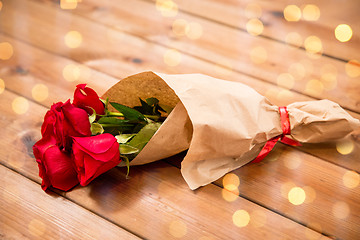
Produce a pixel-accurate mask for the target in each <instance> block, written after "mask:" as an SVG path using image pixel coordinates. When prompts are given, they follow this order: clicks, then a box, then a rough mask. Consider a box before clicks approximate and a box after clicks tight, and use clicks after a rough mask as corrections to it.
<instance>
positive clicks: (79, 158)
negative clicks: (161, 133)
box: [33, 84, 171, 191]
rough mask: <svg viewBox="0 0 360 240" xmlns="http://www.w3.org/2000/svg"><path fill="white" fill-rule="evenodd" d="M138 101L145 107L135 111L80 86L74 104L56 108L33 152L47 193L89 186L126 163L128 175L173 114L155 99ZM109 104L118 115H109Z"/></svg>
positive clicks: (112, 112) (49, 116)
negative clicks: (77, 186) (130, 163)
mask: <svg viewBox="0 0 360 240" xmlns="http://www.w3.org/2000/svg"><path fill="white" fill-rule="evenodd" d="M139 100H140V103H141V106H136V107H134V108H129V107H127V106H124V105H121V104H119V103H115V102H111V103H109V101H108V100H102V99H101V98H99V96H98V95H97V93H96V92H95V91H94V90H93V89H91V88H89V87H86V84H80V85H78V86H77V87H76V90H75V93H74V100H73V103H70V100H68V101H66V102H65V103H62V102H59V103H56V104H53V105H52V106H51V109H50V110H49V111H48V112H47V113H46V115H45V118H44V123H43V125H42V127H41V134H42V138H41V140H39V141H38V142H37V143H36V144H35V145H34V147H33V152H34V155H35V158H36V161H37V163H38V166H39V175H40V177H41V178H42V179H43V181H42V188H43V189H44V190H47V189H48V188H49V187H50V186H52V187H54V188H57V189H60V190H63V191H67V190H69V189H71V188H73V187H74V186H76V185H77V184H79V183H80V185H82V186H86V185H88V184H89V183H90V182H91V181H92V180H93V179H94V178H96V177H97V176H99V175H100V174H102V173H104V172H106V171H108V170H109V169H111V168H113V167H115V166H117V165H118V164H119V163H120V161H121V160H123V161H124V162H125V164H126V165H127V166H128V171H129V161H131V160H132V159H133V158H134V157H135V156H136V154H137V153H138V152H140V151H141V149H142V148H143V147H144V146H145V145H146V143H147V142H148V141H149V140H150V138H151V137H152V135H153V134H154V133H155V132H156V130H157V129H158V128H159V126H160V125H161V122H162V121H163V120H164V119H165V116H166V115H167V112H166V111H170V110H171V109H169V108H168V107H167V106H162V107H161V106H160V104H159V101H158V100H157V99H155V98H148V99H146V100H145V101H144V100H142V99H139ZM109 104H110V105H111V106H112V107H113V108H115V109H116V110H117V112H114V111H109V109H108V107H109ZM164 109H166V110H164ZM120 153H121V154H120Z"/></svg>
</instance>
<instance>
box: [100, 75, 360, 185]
mask: <svg viewBox="0 0 360 240" xmlns="http://www.w3.org/2000/svg"><path fill="white" fill-rule="evenodd" d="M106 97H108V98H109V100H110V101H113V102H118V103H121V104H124V105H127V106H131V107H132V106H135V105H138V102H139V97H140V98H144V99H145V98H149V97H156V98H158V99H159V100H160V103H162V104H166V105H169V106H172V107H174V109H173V111H172V112H171V114H170V115H169V116H168V117H167V119H166V120H165V122H164V123H163V124H162V126H161V127H160V128H159V130H158V131H157V132H156V133H155V135H154V136H153V137H152V138H151V140H150V141H149V143H148V144H147V145H146V146H145V148H144V149H143V150H142V151H141V152H140V153H139V154H138V155H137V157H136V158H135V159H134V160H132V161H131V162H130V165H139V164H146V163H150V162H153V161H156V160H160V159H163V158H166V157H170V156H172V155H175V154H177V153H179V152H182V151H184V150H186V149H188V152H187V154H186V156H185V158H184V160H183V161H182V163H181V173H182V175H183V177H184V179H185V181H186V182H187V184H188V185H189V187H190V188H191V189H196V188H198V187H200V186H204V185H206V184H209V183H211V182H213V181H215V180H217V179H218V178H220V177H222V176H223V175H225V174H226V173H228V172H230V171H232V170H234V169H236V168H239V167H241V166H243V165H244V164H246V163H248V162H250V161H252V160H253V159H254V158H256V156H257V155H258V154H259V152H260V150H261V149H262V147H263V146H264V145H265V143H266V142H267V140H269V139H271V138H273V137H275V136H278V135H281V134H282V128H281V122H280V115H279V112H278V106H275V105H272V104H271V103H270V102H269V101H268V100H267V99H266V98H265V97H264V96H262V95H260V94H259V93H257V92H256V91H255V90H254V89H252V88H250V87H249V86H247V85H244V84H241V83H238V82H231V81H226V80H221V79H216V78H213V77H209V76H206V75H202V74H183V75H180V74H179V75H167V74H160V73H154V72H143V73H139V74H136V75H133V76H130V77H128V78H125V79H123V80H121V81H120V82H118V83H117V84H115V85H114V86H113V87H111V88H110V89H109V90H108V91H107V92H106V93H105V94H104V96H103V98H106ZM287 109H288V112H289V119H290V126H291V137H292V138H294V139H295V140H297V141H299V142H311V143H316V142H327V141H332V140H336V139H340V138H343V137H345V136H346V135H347V134H349V133H350V132H352V131H353V130H355V129H356V128H359V127H360V121H359V120H357V119H355V118H353V117H351V116H350V115H349V114H348V113H347V112H346V111H345V110H343V109H342V108H341V107H340V106H339V105H338V104H336V103H334V102H332V101H329V100H319V101H308V102H296V103H292V104H290V105H288V106H287Z"/></svg>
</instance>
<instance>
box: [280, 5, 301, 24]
mask: <svg viewBox="0 0 360 240" xmlns="http://www.w3.org/2000/svg"><path fill="white" fill-rule="evenodd" d="M284 18H285V20H286V21H289V22H297V21H299V20H300V18H301V10H300V8H299V7H298V6H296V5H288V6H286V7H285V8H284Z"/></svg>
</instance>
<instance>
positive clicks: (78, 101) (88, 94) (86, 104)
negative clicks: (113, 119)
mask: <svg viewBox="0 0 360 240" xmlns="http://www.w3.org/2000/svg"><path fill="white" fill-rule="evenodd" d="M73 104H74V105H75V106H77V107H79V108H82V109H84V110H85V111H86V112H87V113H88V114H89V115H91V114H92V113H93V111H92V110H91V108H92V109H94V110H95V112H96V114H99V115H103V114H104V113H105V107H104V104H103V103H102V102H101V101H100V98H99V96H98V95H97V93H96V92H95V91H94V90H92V89H91V88H89V87H86V84H79V85H77V86H76V89H75V92H74V101H73ZM90 107H91V108H90Z"/></svg>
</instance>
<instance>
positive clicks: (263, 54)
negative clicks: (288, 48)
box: [250, 46, 268, 64]
mask: <svg viewBox="0 0 360 240" xmlns="http://www.w3.org/2000/svg"><path fill="white" fill-rule="evenodd" d="M267 58H268V54H267V51H266V49H265V48H264V47H262V46H257V47H254V48H252V49H251V50H250V59H251V61H252V62H253V63H256V64H261V63H264V62H266V60H267Z"/></svg>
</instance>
